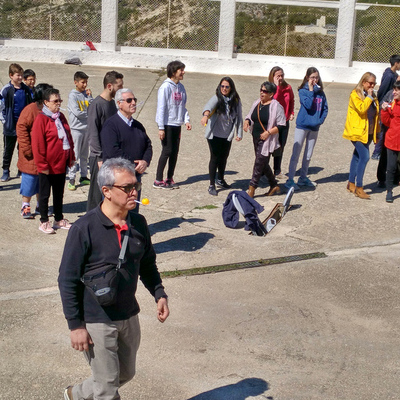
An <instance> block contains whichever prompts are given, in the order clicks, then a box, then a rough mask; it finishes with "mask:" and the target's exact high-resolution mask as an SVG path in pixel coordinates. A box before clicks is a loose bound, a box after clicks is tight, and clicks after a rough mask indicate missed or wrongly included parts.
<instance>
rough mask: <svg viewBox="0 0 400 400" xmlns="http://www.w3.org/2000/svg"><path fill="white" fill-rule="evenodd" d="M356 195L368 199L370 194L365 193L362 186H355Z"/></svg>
mask: <svg viewBox="0 0 400 400" xmlns="http://www.w3.org/2000/svg"><path fill="white" fill-rule="evenodd" d="M354 194H355V195H356V196H357V197H359V198H360V199H368V200H369V199H370V198H371V196H370V195H369V194H367V193H365V192H364V189H363V188H362V187H358V186H356V192H355V193H354Z"/></svg>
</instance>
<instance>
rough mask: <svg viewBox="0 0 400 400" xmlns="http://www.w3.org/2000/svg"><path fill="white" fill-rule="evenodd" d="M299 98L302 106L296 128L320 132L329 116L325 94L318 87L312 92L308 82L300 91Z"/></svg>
mask: <svg viewBox="0 0 400 400" xmlns="http://www.w3.org/2000/svg"><path fill="white" fill-rule="evenodd" d="M299 97H300V105H301V106H300V111H299V113H298V114H297V119H296V128H299V129H305V130H312V131H318V130H319V127H320V125H322V124H323V123H324V121H325V118H326V116H327V115H328V102H327V101H326V97H325V93H324V92H323V91H322V90H320V89H319V88H317V87H316V86H315V87H314V90H313V91H312V92H311V91H310V90H308V82H306V83H305V84H304V86H303V87H302V88H301V89H300V90H299Z"/></svg>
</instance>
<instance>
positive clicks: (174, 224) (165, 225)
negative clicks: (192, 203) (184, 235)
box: [149, 217, 205, 235]
mask: <svg viewBox="0 0 400 400" xmlns="http://www.w3.org/2000/svg"><path fill="white" fill-rule="evenodd" d="M204 221H205V219H202V218H178V217H175V218H170V219H166V220H163V221H159V222H155V223H154V224H150V225H149V231H150V233H151V234H152V235H154V234H155V233H157V232H166V231H169V230H170V229H175V228H179V226H180V224H182V223H183V222H189V223H190V224H194V223H195V222H204Z"/></svg>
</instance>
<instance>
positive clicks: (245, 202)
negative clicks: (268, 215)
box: [222, 190, 264, 231]
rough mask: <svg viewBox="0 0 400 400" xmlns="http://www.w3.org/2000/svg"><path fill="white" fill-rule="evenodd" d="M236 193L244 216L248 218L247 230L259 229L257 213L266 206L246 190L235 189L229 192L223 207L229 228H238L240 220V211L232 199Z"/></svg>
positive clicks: (225, 222) (225, 221) (224, 218)
mask: <svg viewBox="0 0 400 400" xmlns="http://www.w3.org/2000/svg"><path fill="white" fill-rule="evenodd" d="M234 194H236V196H237V198H238V200H239V203H240V205H241V206H242V208H243V211H244V217H245V218H246V225H245V227H244V229H245V230H246V231H248V230H252V231H255V230H257V226H258V221H259V219H258V215H257V213H258V214H259V213H261V212H263V211H264V207H263V206H262V205H260V203H257V202H256V201H255V200H253V199H252V198H251V197H250V196H249V195H248V194H247V193H246V192H245V191H244V190H233V191H232V192H230V193H229V194H228V197H227V198H226V200H225V203H224V207H223V209H222V219H223V221H224V224H225V226H226V227H228V228H236V226H237V224H238V222H239V211H238V210H237V209H236V207H235V205H234V204H233V200H232V195H234Z"/></svg>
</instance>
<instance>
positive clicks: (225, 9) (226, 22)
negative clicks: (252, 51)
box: [218, 0, 236, 58]
mask: <svg viewBox="0 0 400 400" xmlns="http://www.w3.org/2000/svg"><path fill="white" fill-rule="evenodd" d="M235 20H236V0H221V11H220V17H219V39H218V58H232V57H233V47H234V44H235V43H234V42H235Z"/></svg>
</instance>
